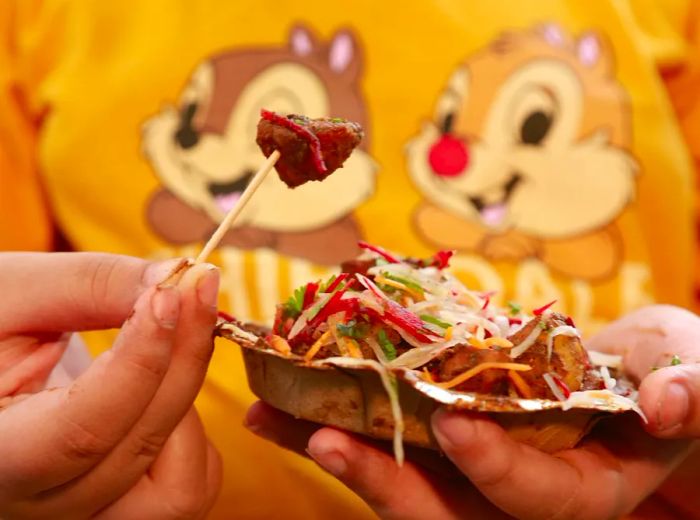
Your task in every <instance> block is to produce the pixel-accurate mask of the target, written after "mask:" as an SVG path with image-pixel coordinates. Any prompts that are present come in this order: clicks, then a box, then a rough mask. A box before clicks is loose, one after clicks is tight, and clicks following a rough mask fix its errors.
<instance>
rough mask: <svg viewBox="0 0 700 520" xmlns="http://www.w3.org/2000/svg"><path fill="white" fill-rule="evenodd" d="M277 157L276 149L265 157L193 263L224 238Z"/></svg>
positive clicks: (209, 251) (199, 261) (205, 258)
mask: <svg viewBox="0 0 700 520" xmlns="http://www.w3.org/2000/svg"><path fill="white" fill-rule="evenodd" d="M279 158H280V153H279V152H278V151H277V150H275V151H274V152H272V153H271V154H270V157H268V158H267V161H265V163H264V164H263V165H262V166H261V167H260V169H259V170H258V173H256V174H255V176H254V177H253V178H252V179H251V181H250V182H249V183H248V186H246V189H245V190H244V191H243V194H242V195H241V198H240V199H238V201H237V202H236V204H235V205H234V206H233V207H232V208H231V209H230V210H229V212H228V213H227V214H226V216H225V217H224V220H222V221H221V224H219V227H218V228H216V231H214V234H213V235H212V236H211V238H210V239H209V241H208V242H207V243H206V244H205V245H204V249H202V252H201V253H199V256H198V257H197V258H196V260H195V261H194V263H195V264H201V263H203V262H206V260H207V258H208V257H209V255H210V254H211V252H212V251H214V249H216V246H218V245H219V242H221V240H222V239H223V238H224V235H225V234H226V232H227V231H228V230H229V228H230V227H231V226H232V225H233V223H234V222H235V220H236V218H237V217H238V215H240V214H241V212H242V211H243V208H245V206H246V204H248V201H249V200H250V199H251V198H252V197H253V194H254V193H255V190H257V189H258V188H259V187H260V185H261V184H262V183H263V181H264V180H265V178H266V177H267V174H268V173H270V170H272V168H273V167H274V166H275V163H276V162H277V159H279Z"/></svg>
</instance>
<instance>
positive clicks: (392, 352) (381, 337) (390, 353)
mask: <svg viewBox="0 0 700 520" xmlns="http://www.w3.org/2000/svg"><path fill="white" fill-rule="evenodd" d="M377 340H378V341H379V346H380V347H382V351H384V355H385V356H386V358H387V359H388V360H389V361H391V360H393V359H396V347H394V344H393V343H392V342H391V341H389V338H388V337H387V335H386V331H385V330H384V329H380V330H379V332H378V333H377Z"/></svg>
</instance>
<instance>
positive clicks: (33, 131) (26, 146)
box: [0, 0, 53, 251]
mask: <svg viewBox="0 0 700 520" xmlns="http://www.w3.org/2000/svg"><path fill="white" fill-rule="evenodd" d="M27 4H34V2H31V1H30V2H27ZM25 8H26V7H23V8H22V9H25ZM21 16H23V15H22V13H20V12H19V9H18V7H17V4H16V3H15V2H14V1H13V0H5V1H3V2H0V251H2V250H50V249H51V248H52V247H53V232H52V229H53V228H52V224H51V219H50V217H49V214H50V212H49V209H48V204H47V202H46V197H45V195H44V193H43V191H42V186H41V182H40V175H39V168H38V154H37V139H38V131H39V128H40V125H41V120H42V115H43V114H42V113H41V111H37V110H33V109H31V108H30V106H29V103H28V93H27V85H26V82H25V81H24V80H23V77H22V76H23V71H22V68H23V59H22V56H21V52H20V45H19V43H18V42H19V39H20V37H21V27H20V18H21Z"/></svg>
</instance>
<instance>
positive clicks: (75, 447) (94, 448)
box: [62, 418, 112, 461]
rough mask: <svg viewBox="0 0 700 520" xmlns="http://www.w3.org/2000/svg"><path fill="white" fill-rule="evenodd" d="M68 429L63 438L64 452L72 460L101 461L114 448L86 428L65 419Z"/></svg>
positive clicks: (65, 429) (106, 440)
mask: <svg viewBox="0 0 700 520" xmlns="http://www.w3.org/2000/svg"><path fill="white" fill-rule="evenodd" d="M63 421H64V423H65V425H66V428H64V431H65V433H64V436H63V442H62V444H63V452H64V454H65V455H66V456H67V457H68V458H69V459H71V460H77V461H90V460H95V459H101V458H102V457H104V456H105V455H107V453H109V451H110V449H111V448H112V443H111V442H110V441H109V440H108V439H105V438H103V437H101V436H100V435H98V434H97V433H95V432H94V431H92V430H90V429H89V428H87V427H86V426H84V425H82V424H80V423H78V422H75V421H72V420H70V419H68V418H64V419H63Z"/></svg>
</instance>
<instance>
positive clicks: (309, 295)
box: [302, 282, 318, 311]
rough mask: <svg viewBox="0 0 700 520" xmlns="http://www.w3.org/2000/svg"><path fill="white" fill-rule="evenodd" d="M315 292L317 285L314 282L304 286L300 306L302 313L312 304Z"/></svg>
mask: <svg viewBox="0 0 700 520" xmlns="http://www.w3.org/2000/svg"><path fill="white" fill-rule="evenodd" d="M316 291H318V284H317V283H316V282H310V283H308V284H306V289H305V290H304V303H303V305H302V311H305V310H306V309H308V308H309V306H310V305H311V304H312V303H313V302H314V298H315V297H316Z"/></svg>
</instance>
